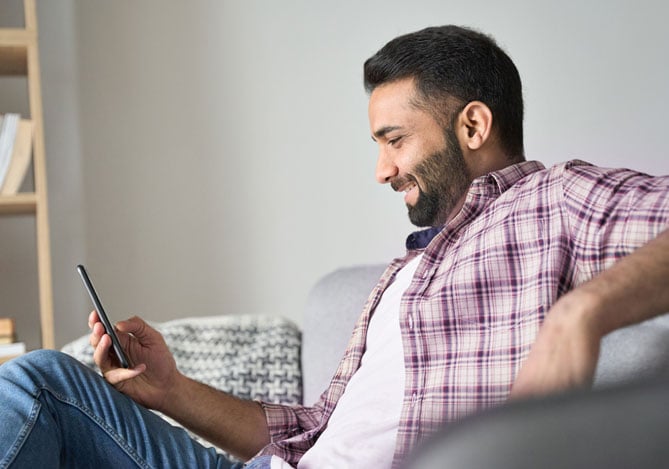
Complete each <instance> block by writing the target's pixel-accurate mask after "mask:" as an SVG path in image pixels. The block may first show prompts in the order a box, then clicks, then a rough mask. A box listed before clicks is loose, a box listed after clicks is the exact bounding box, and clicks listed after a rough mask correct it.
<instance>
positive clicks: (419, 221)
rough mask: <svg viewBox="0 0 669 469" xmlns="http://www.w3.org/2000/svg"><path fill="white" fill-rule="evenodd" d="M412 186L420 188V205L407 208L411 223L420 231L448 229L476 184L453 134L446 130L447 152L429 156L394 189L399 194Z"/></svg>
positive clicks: (441, 151)
mask: <svg viewBox="0 0 669 469" xmlns="http://www.w3.org/2000/svg"><path fill="white" fill-rule="evenodd" d="M408 182H413V183H415V184H416V186H417V188H418V199H417V201H416V203H415V204H414V205H409V204H407V209H408V212H409V220H410V221H411V223H413V224H414V225H416V226H418V227H426V226H432V227H439V226H442V225H444V224H445V223H446V221H447V220H448V216H449V215H450V213H451V212H452V211H453V209H454V208H455V206H456V204H457V203H458V202H459V200H460V198H461V197H462V196H463V194H465V192H466V191H467V189H468V188H469V185H470V184H471V182H472V178H471V176H470V175H469V172H468V171H467V165H466V163H465V158H464V155H463V154H462V150H461V149H460V145H459V144H458V140H457V136H456V135H455V132H454V131H453V130H451V129H447V130H446V144H445V145H444V148H442V149H441V150H439V151H437V152H435V153H432V154H430V155H428V156H426V157H425V158H424V159H423V161H421V162H420V163H418V164H417V165H416V167H415V168H414V169H413V171H412V172H411V173H409V174H408V175H406V176H402V177H400V178H398V179H397V180H394V181H392V183H391V185H392V187H393V188H394V189H395V190H397V189H398V188H400V187H402V186H404V185H406V184H407V183H408Z"/></svg>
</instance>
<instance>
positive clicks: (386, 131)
mask: <svg viewBox="0 0 669 469" xmlns="http://www.w3.org/2000/svg"><path fill="white" fill-rule="evenodd" d="M401 128H402V127H400V126H399V125H387V126H385V127H381V128H380V129H378V130H377V131H376V132H374V134H373V135H372V140H374V141H375V142H376V139H378V138H383V137H385V136H386V135H388V134H389V133H390V132H392V131H393V130H399V129H401Z"/></svg>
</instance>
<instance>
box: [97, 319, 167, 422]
mask: <svg viewBox="0 0 669 469" xmlns="http://www.w3.org/2000/svg"><path fill="white" fill-rule="evenodd" d="M88 325H89V327H90V328H91V330H92V331H91V335H90V343H91V345H92V346H93V348H94V349H95V352H94V354H93V359H94V360H95V363H96V364H97V365H98V366H99V367H100V370H101V371H102V374H103V376H104V377H105V379H106V380H107V381H108V382H109V383H110V384H112V385H113V386H114V387H115V388H116V389H118V390H119V391H121V392H123V393H124V394H127V395H128V396H130V397H131V398H132V399H133V400H135V401H137V402H138V403H140V404H142V405H143V406H145V407H149V408H152V409H157V410H161V409H163V408H164V404H165V398H166V396H167V395H168V393H169V391H170V389H171V388H172V387H174V386H175V384H176V381H177V380H178V379H179V377H180V373H179V372H178V370H177V368H176V363H175V361H174V358H173V357H172V354H171V353H170V351H169V349H168V348H167V345H166V344H165V340H164V339H163V337H162V336H161V335H160V333H159V332H158V331H156V330H155V329H153V328H152V327H150V326H149V325H148V324H146V322H144V321H143V320H142V319H140V318H138V317H133V318H130V319H128V320H126V321H121V322H119V323H117V324H116V329H117V333H118V336H119V341H120V342H121V347H123V350H124V351H125V352H126V354H127V355H128V357H129V358H130V361H131V363H132V364H133V365H134V366H133V368H128V369H126V368H121V367H119V366H118V361H117V360H116V357H115V355H114V354H113V350H112V343H111V338H110V337H109V335H107V334H106V333H105V330H104V326H103V325H102V323H101V322H100V320H99V319H98V315H97V312H95V311H93V312H92V313H91V314H90V316H89V318H88Z"/></svg>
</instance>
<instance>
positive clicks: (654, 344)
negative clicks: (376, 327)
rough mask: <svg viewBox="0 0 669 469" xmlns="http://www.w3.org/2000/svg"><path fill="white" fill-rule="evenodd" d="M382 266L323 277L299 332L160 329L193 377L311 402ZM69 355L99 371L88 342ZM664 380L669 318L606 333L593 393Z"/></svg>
mask: <svg viewBox="0 0 669 469" xmlns="http://www.w3.org/2000/svg"><path fill="white" fill-rule="evenodd" d="M384 268H385V266H384V265H362V266H354V267H347V268H341V269H338V270H336V271H334V272H331V273H329V274H327V275H325V276H324V277H323V278H321V279H320V280H318V281H317V282H316V283H315V285H314V286H313V288H312V289H311V291H310V293H309V295H308V298H307V299H306V307H305V314H304V320H303V324H302V327H301V328H300V327H298V326H297V325H296V324H294V323H292V322H291V321H288V320H286V319H285V318H282V317H280V316H254V315H240V316H216V317H207V318H186V319H180V320H176V321H170V322H167V323H162V324H155V326H156V327H157V328H158V329H159V330H161V332H163V334H164V335H165V337H166V341H167V343H168V345H169V346H170V348H171V349H172V351H173V352H174V354H175V358H176V361H177V366H178V367H179V368H180V369H181V370H182V371H183V372H184V373H186V374H188V375H189V376H192V377H194V378H196V379H198V380H201V381H203V382H206V383H208V384H211V385H212V386H215V387H217V388H220V389H223V390H226V391H228V392H232V393H234V394H236V395H238V396H240V397H244V398H254V399H264V400H269V401H273V402H284V403H288V404H291V403H305V404H307V405H308V404H312V403H314V402H316V400H317V399H318V397H319V396H320V394H321V393H322V392H323V391H324V390H325V388H326V387H327V385H328V383H329V380H330V378H331V376H332V375H333V373H334V371H335V369H336V367H337V365H338V363H339V359H340V358H341V356H342V354H343V352H344V349H345V347H346V344H347V342H348V339H349V336H350V334H351V331H352V330H353V326H354V323H355V322H356V320H357V318H358V316H359V314H360V312H361V311H362V309H363V306H364V304H365V302H366V300H367V296H368V294H369V292H370V291H371V290H372V288H373V287H374V285H375V284H376V282H377V280H378V279H379V277H380V276H381V274H382V273H383V270H384ZM63 350H64V351H65V352H66V353H69V354H71V355H73V356H74V357H76V358H78V359H79V360H81V361H82V362H84V363H86V364H88V365H89V366H94V364H93V360H92V349H91V348H90V346H89V345H88V342H87V337H82V338H81V339H79V340H77V341H74V342H72V343H70V344H68V345H67V346H65V347H64V349H63ZM664 375H666V376H669V317H668V316H662V317H660V318H657V319H654V320H651V321H647V322H645V323H642V324H639V325H635V326H631V327H628V328H626V329H623V330H619V331H616V332H614V333H612V334H610V335H609V336H607V337H606V338H605V339H604V341H603V345H602V353H601V356H600V360H599V363H598V367H597V372H596V377H595V384H594V388H595V390H602V392H605V391H604V390H606V389H611V388H621V387H622V388H624V387H625V386H629V385H635V383H639V382H644V381H647V380H651V379H653V378H654V377H658V376H664Z"/></svg>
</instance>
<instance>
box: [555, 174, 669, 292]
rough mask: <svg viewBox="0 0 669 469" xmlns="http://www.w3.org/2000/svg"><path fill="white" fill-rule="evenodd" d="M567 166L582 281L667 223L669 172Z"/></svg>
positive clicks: (570, 210)
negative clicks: (665, 173)
mask: <svg viewBox="0 0 669 469" xmlns="http://www.w3.org/2000/svg"><path fill="white" fill-rule="evenodd" d="M564 168H565V171H564V178H563V190H564V198H565V206H566V213H567V218H568V223H569V227H570V232H571V239H572V243H573V250H574V253H575V255H576V265H577V268H578V270H579V275H578V277H579V279H578V280H580V281H585V280H587V279H589V278H592V277H593V276H594V275H596V274H597V273H598V272H601V271H602V270H604V269H606V268H608V267H610V266H611V265H612V264H613V263H614V262H615V261H617V260H618V259H620V258H622V257H624V256H626V255H628V254H630V253H631V252H633V251H634V250H635V249H637V248H638V247H640V246H642V245H643V244H645V243H647V242H648V241H650V240H651V239H653V238H655V237H656V236H657V235H659V234H660V233H661V232H662V231H664V230H665V229H667V227H669V176H650V175H648V174H643V173H640V172H637V171H632V170H629V169H604V168H599V167H596V166H591V165H588V164H585V163H582V162H570V163H568V164H567V165H566V166H565V167H564ZM578 283H580V282H578Z"/></svg>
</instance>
